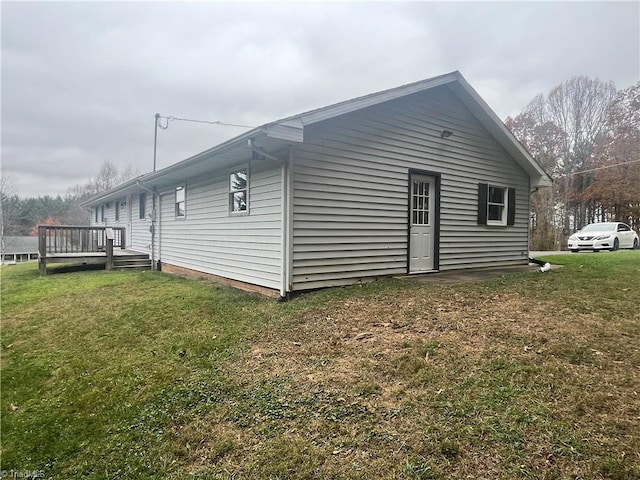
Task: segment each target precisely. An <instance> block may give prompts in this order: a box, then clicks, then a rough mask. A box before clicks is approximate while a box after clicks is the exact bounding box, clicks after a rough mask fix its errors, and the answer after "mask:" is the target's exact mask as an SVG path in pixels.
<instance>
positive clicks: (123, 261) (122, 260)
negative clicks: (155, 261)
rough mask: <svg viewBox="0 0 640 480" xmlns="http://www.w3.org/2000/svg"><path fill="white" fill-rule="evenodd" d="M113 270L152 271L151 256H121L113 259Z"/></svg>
mask: <svg viewBox="0 0 640 480" xmlns="http://www.w3.org/2000/svg"><path fill="white" fill-rule="evenodd" d="M112 269H113V270H129V271H130V270H151V259H150V258H149V255H146V254H140V255H120V256H117V257H115V258H114V259H113V267H112Z"/></svg>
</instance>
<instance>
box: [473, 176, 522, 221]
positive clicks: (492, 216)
mask: <svg viewBox="0 0 640 480" xmlns="http://www.w3.org/2000/svg"><path fill="white" fill-rule="evenodd" d="M515 212H516V189H515V188H511V187H504V186H498V185H489V184H487V183H480V184H478V224H479V225H493V226H507V225H514V224H515Z"/></svg>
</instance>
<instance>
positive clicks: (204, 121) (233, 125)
mask: <svg viewBox="0 0 640 480" xmlns="http://www.w3.org/2000/svg"><path fill="white" fill-rule="evenodd" d="M161 118H164V119H165V120H166V121H167V123H166V124H165V125H162V124H161V123H160V121H159V120H160V119H161ZM174 120H178V121H181V122H194V123H207V124H209V125H222V126H224V127H238V128H255V127H251V126H249V125H240V124H238V123H227V122H221V121H218V120H214V121H209V120H195V119H193V118H178V117H165V116H164V115H159V116H158V127H160V128H161V129H162V130H166V129H167V128H168V127H169V122H173V121H174Z"/></svg>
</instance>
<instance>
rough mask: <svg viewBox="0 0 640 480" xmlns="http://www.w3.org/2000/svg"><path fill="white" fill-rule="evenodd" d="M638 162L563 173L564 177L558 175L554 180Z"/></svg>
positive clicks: (633, 161)
mask: <svg viewBox="0 0 640 480" xmlns="http://www.w3.org/2000/svg"><path fill="white" fill-rule="evenodd" d="M639 162H640V160H631V161H630V162H623V163H616V164H615V165H606V166H604V167H598V168H592V169H590V170H580V171H578V172H572V173H565V174H564V175H558V177H556V178H562V177H570V176H572V175H580V174H581V173H591V172H597V171H598V170H605V169H607V168H614V167H621V166H622V165H630V164H632V163H639Z"/></svg>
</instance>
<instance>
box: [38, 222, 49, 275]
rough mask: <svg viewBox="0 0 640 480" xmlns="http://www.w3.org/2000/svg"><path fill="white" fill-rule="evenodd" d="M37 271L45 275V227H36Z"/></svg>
mask: <svg viewBox="0 0 640 480" xmlns="http://www.w3.org/2000/svg"><path fill="white" fill-rule="evenodd" d="M38 270H39V271H40V275H46V274H47V227H45V226H44V225H38Z"/></svg>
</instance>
